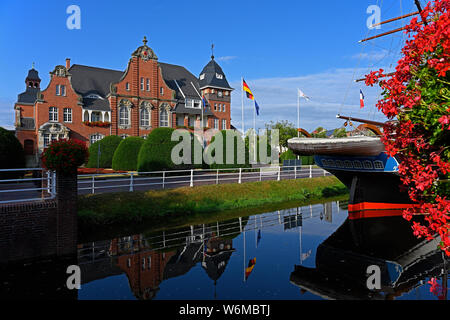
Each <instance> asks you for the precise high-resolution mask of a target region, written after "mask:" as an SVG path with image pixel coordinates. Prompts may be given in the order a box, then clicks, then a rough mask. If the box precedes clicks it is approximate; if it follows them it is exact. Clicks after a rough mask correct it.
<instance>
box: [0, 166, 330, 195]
mask: <svg viewBox="0 0 450 320" xmlns="http://www.w3.org/2000/svg"><path fill="white" fill-rule="evenodd" d="M323 175H324V171H323V170H322V169H317V168H316V169H313V170H312V176H313V177H320V176H323ZM326 175H330V173H328V172H326ZM309 176H310V172H309V168H303V169H302V170H298V171H297V174H295V173H294V170H282V171H281V172H280V180H286V179H294V178H295V177H296V178H297V179H304V178H309ZM92 177H93V176H88V177H86V176H83V177H79V179H78V194H90V193H104V192H126V191H130V184H131V181H130V180H131V179H130V176H129V175H127V176H125V175H123V176H121V175H118V176H112V175H107V176H106V177H103V176H95V177H94V179H93V178H92ZM277 179H278V171H263V172H261V173H260V172H259V171H258V172H242V177H241V182H242V183H244V182H255V181H268V180H277ZM238 182H239V172H233V173H230V172H227V173H224V172H221V173H219V174H218V175H217V173H216V172H215V171H211V172H206V173H205V172H195V171H194V179H193V185H194V186H199V185H206V184H224V183H238ZM190 183H191V176H190V174H189V173H185V175H182V174H181V173H171V174H170V175H169V174H167V175H166V176H164V179H163V177H162V174H159V176H133V183H132V190H133V191H142V190H157V189H169V188H178V187H185V186H189V185H190ZM39 187H42V186H37V185H36V184H35V183H33V182H31V181H24V182H15V183H0V201H6V200H19V199H20V200H22V199H30V198H41V197H42V196H44V197H48V196H49V194H48V193H47V192H46V191H47V190H46V188H45V186H44V189H45V190H34V191H31V190H27V189H33V188H39ZM93 187H94V188H93ZM3 190H16V191H13V192H1V191H3ZM19 190H21V191H19Z"/></svg>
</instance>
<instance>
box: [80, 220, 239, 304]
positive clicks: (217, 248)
mask: <svg viewBox="0 0 450 320" xmlns="http://www.w3.org/2000/svg"><path fill="white" fill-rule="evenodd" d="M204 227H205V226H204ZM216 230H219V229H216ZM174 234H175V235H179V231H178V232H174ZM236 235H237V234H233V235H228V238H222V237H217V236H216V232H209V233H205V228H203V232H199V230H198V229H197V230H195V231H194V228H193V227H192V228H191V229H190V230H189V232H188V236H182V237H180V238H179V240H178V241H179V242H177V245H176V246H171V247H161V244H162V243H167V241H169V240H167V238H165V239H166V240H164V241H163V242H159V241H155V240H154V239H153V240H154V241H151V238H149V237H147V238H145V237H144V235H142V234H141V235H133V236H128V237H122V238H116V239H113V240H111V241H99V242H97V243H92V244H85V245H79V255H78V261H79V263H80V265H81V270H82V284H85V283H88V282H90V281H93V280H97V279H101V278H105V277H108V276H112V275H117V274H121V273H125V274H126V276H127V278H128V282H129V285H130V288H131V290H132V291H133V294H134V295H135V297H136V298H138V299H153V298H154V297H155V296H156V294H157V292H158V290H159V286H160V284H161V282H162V281H164V280H166V279H169V278H174V277H178V276H181V275H184V274H186V273H187V272H188V271H189V270H190V269H191V268H192V267H194V266H195V265H197V264H198V263H201V266H202V267H203V269H204V270H205V272H206V273H207V274H208V276H209V278H211V279H212V280H213V281H214V284H215V283H216V282H217V280H218V279H219V278H220V276H221V275H222V274H223V272H224V271H225V268H226V266H227V264H228V261H229V259H230V257H231V254H232V252H233V251H234V250H235V249H233V242H232V239H231V238H232V237H235V236H236ZM167 236H168V237H169V236H170V235H167ZM181 238H182V241H183V242H184V245H180V244H181V240H180V239H181ZM172 239H173V238H172ZM172 243H173V241H172ZM154 247H156V248H158V249H156V250H155V248H154ZM170 248H172V249H170Z"/></svg>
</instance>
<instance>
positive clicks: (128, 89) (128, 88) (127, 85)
mask: <svg viewBox="0 0 450 320" xmlns="http://www.w3.org/2000/svg"><path fill="white" fill-rule="evenodd" d="M125 90H127V91H130V83H129V82H127V83H125Z"/></svg>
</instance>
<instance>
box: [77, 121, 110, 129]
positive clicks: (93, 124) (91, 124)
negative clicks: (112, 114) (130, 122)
mask: <svg viewBox="0 0 450 320" xmlns="http://www.w3.org/2000/svg"><path fill="white" fill-rule="evenodd" d="M83 123H84V124H85V125H87V126H89V127H104V128H107V127H109V126H110V125H111V123H110V122H107V121H83Z"/></svg>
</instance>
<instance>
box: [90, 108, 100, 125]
mask: <svg viewBox="0 0 450 320" xmlns="http://www.w3.org/2000/svg"><path fill="white" fill-rule="evenodd" d="M94 117H98V120H94ZM96 121H102V114H101V113H100V112H98V111H93V112H91V122H96Z"/></svg>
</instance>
